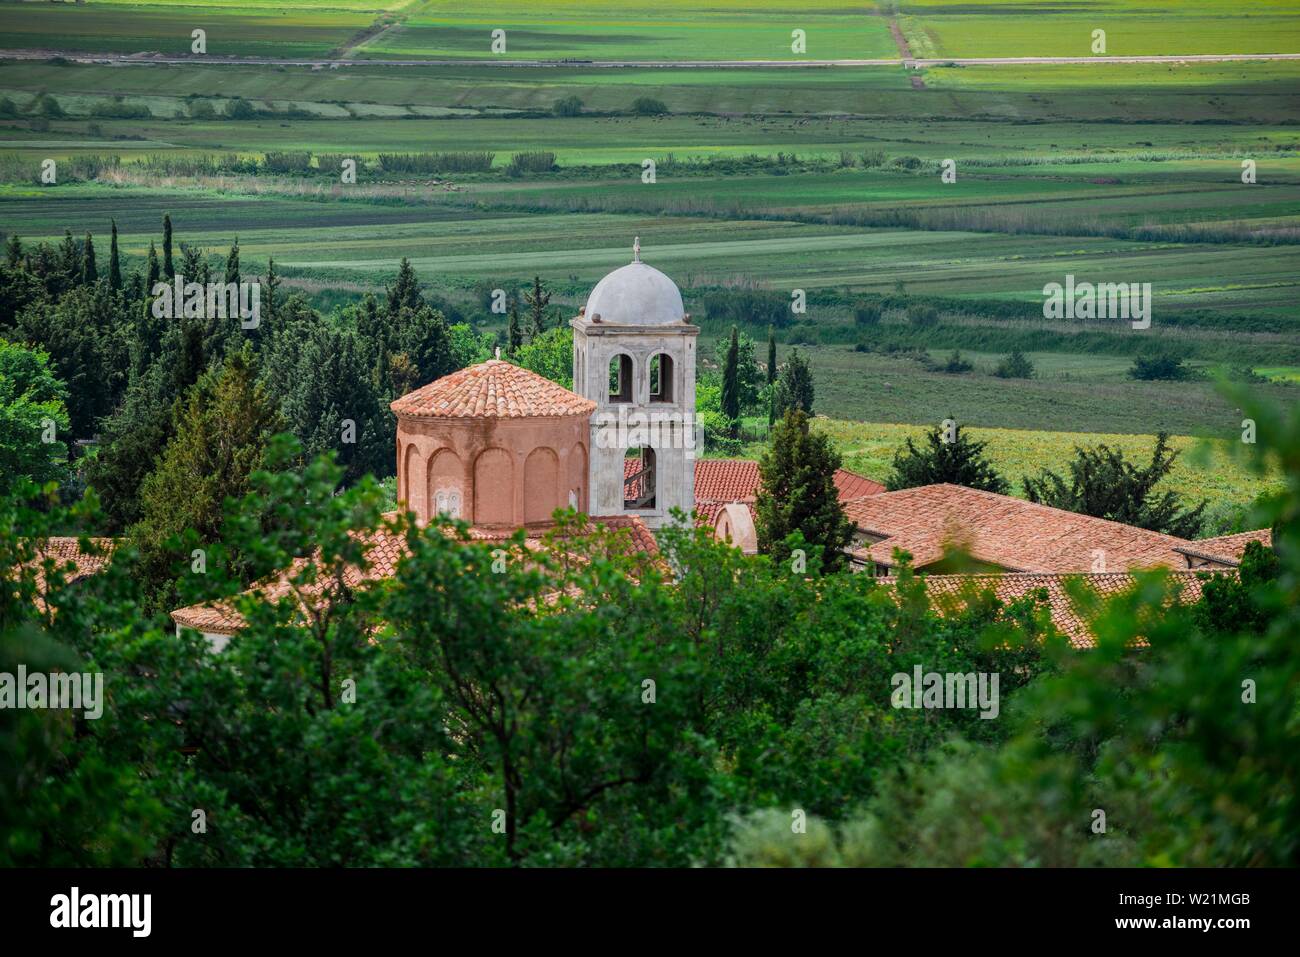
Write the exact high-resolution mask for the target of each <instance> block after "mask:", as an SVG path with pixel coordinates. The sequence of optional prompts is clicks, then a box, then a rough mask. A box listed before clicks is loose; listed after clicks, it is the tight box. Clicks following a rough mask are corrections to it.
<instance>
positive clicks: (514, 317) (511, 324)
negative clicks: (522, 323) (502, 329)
mask: <svg viewBox="0 0 1300 957" xmlns="http://www.w3.org/2000/svg"><path fill="white" fill-rule="evenodd" d="M523 344H524V333H523V330H522V329H520V328H519V310H518V309H517V308H516V307H514V306H511V307H510V316H509V318H508V319H507V322H506V357H507V358H508V359H509V360H510V361H511V362H514V361H515V358H516V357H517V356H518V355H519V350H520V349H521V348H522V347H523Z"/></svg>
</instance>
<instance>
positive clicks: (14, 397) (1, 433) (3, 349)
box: [0, 339, 68, 494]
mask: <svg viewBox="0 0 1300 957" xmlns="http://www.w3.org/2000/svg"><path fill="white" fill-rule="evenodd" d="M66 394H67V389H66V388H64V385H63V383H62V382H60V381H59V380H58V379H57V378H56V377H55V376H54V373H53V372H52V371H50V365H49V356H48V355H46V354H45V353H44V352H39V351H35V350H32V349H26V348H24V347H22V346H19V345H14V344H13V343H10V342H6V341H5V340H3V339H0V494H4V493H6V492H10V491H12V490H13V488H14V486H15V485H16V484H17V482H18V481H19V480H20V479H27V480H29V481H31V482H35V483H40V484H44V483H45V482H51V481H59V480H61V479H63V478H64V477H65V476H66V475H67V461H68V446H67V443H66V442H65V441H64V438H63V435H64V433H65V432H66V431H67V429H68V410H67V409H66V408H65V407H64V404H63V402H64V396H65V395H66ZM51 426H52V427H53V428H52V433H53V438H54V441H53V442H46V441H45V437H46V436H47V435H49V434H50V431H51V429H50V427H51Z"/></svg>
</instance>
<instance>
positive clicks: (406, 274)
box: [386, 256, 424, 320]
mask: <svg viewBox="0 0 1300 957" xmlns="http://www.w3.org/2000/svg"><path fill="white" fill-rule="evenodd" d="M423 305H424V297H423V296H421V295H420V281H419V280H418V279H417V278H416V277H415V269H414V267H412V266H411V262H410V260H408V259H407V258H406V257H405V256H403V257H402V262H401V265H399V266H398V267H397V278H396V279H395V280H394V281H393V284H392V285H391V286H389V287H388V308H387V310H386V311H387V312H388V317H389V319H390V320H392V319H395V318H396V316H397V314H398V313H399V312H401V311H402V310H403V309H406V310H408V311H410V312H416V311H417V310H419V308H420V307H421V306H423Z"/></svg>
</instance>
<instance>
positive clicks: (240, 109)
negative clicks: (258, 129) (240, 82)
mask: <svg viewBox="0 0 1300 957" xmlns="http://www.w3.org/2000/svg"><path fill="white" fill-rule="evenodd" d="M225 116H226V119H228V120H252V119H256V118H257V110H256V108H254V106H253V104H252V103H249V102H248V101H247V100H245V99H244V98H243V97H239V96H237V97H235V98H234V99H233V100H228V101H226V110H225Z"/></svg>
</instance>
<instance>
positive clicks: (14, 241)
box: [5, 233, 23, 266]
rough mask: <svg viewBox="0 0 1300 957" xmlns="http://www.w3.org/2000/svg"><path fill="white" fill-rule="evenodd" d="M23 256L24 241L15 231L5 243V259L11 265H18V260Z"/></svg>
mask: <svg viewBox="0 0 1300 957" xmlns="http://www.w3.org/2000/svg"><path fill="white" fill-rule="evenodd" d="M22 258H23V241H22V240H21V239H19V238H18V234H17V233H14V234H13V235H12V236H10V237H9V242H7V243H5V261H6V262H7V263H8V264H9V265H10V266H17V265H18V260H20V259H22Z"/></svg>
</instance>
